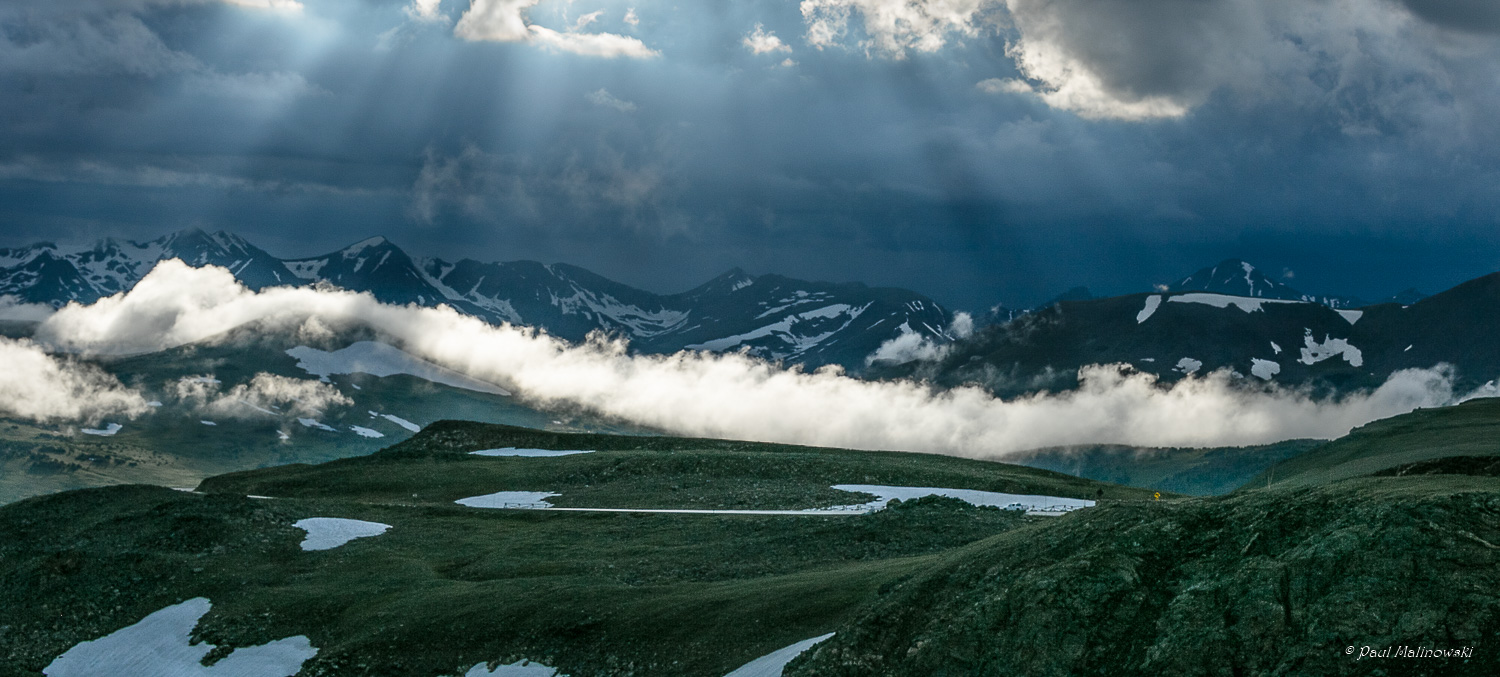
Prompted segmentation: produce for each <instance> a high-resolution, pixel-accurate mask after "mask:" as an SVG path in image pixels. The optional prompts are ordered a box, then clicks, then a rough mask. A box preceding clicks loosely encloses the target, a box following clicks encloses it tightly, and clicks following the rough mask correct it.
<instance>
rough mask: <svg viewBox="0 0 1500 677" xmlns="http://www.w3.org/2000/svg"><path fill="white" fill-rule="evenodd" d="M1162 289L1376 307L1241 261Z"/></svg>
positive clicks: (1409, 294) (1404, 295) (1413, 298)
mask: <svg viewBox="0 0 1500 677" xmlns="http://www.w3.org/2000/svg"><path fill="white" fill-rule="evenodd" d="M1159 290H1160V291H1167V292H1193V291H1202V292H1212V293H1215V294H1228V295H1230V296H1245V297H1249V298H1263V299H1280V300H1286V301H1307V302H1310V303H1317V304H1321V305H1325V306H1328V307H1329V308H1335V309H1338V308H1345V309H1347V308H1359V307H1363V306H1370V305H1376V304H1375V303H1370V302H1368V301H1364V300H1362V299H1360V298H1358V297H1354V296H1337V295H1317V294H1306V293H1303V292H1300V291H1298V290H1296V289H1294V288H1293V287H1292V286H1291V285H1288V284H1286V283H1285V282H1282V281H1280V280H1277V279H1275V278H1273V277H1271V276H1270V275H1267V274H1266V273H1265V272H1264V271H1262V270H1260V269H1259V268H1256V267H1255V266H1254V265H1252V264H1250V263H1249V262H1247V261H1244V260H1241V259H1225V260H1223V261H1220V262H1219V263H1218V264H1216V265H1213V266H1208V267H1205V268H1201V269H1199V270H1198V271H1196V272H1194V273H1193V274H1192V275H1189V276H1187V277H1185V278H1182V279H1181V280H1179V281H1178V282H1177V283H1175V284H1171V285H1166V288H1165V289H1160V288H1159ZM1425 297H1426V295H1425V294H1423V293H1421V292H1419V291H1417V290H1415V289H1407V290H1405V291H1403V292H1401V293H1399V294H1396V295H1395V296H1392V297H1390V298H1388V299H1385V300H1382V301H1379V302H1378V303H1399V304H1401V305H1408V306H1409V305H1411V304H1413V303H1416V302H1417V301H1420V300H1422V299H1423V298H1425ZM1067 300H1072V299H1067ZM1049 305H1050V304H1049Z"/></svg>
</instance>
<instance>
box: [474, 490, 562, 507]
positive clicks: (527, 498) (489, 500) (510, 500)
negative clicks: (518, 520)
mask: <svg viewBox="0 0 1500 677" xmlns="http://www.w3.org/2000/svg"><path fill="white" fill-rule="evenodd" d="M561 495H562V494H558V493H553V492H550V491H497V492H495V493H493V494H485V495H483V496H470V497H468V498H460V499H458V500H456V501H454V503H457V504H459V505H467V506H469V507H470V508H535V507H544V508H550V507H552V504H551V503H548V502H547V500H546V499H547V498H550V497H552V496H561Z"/></svg>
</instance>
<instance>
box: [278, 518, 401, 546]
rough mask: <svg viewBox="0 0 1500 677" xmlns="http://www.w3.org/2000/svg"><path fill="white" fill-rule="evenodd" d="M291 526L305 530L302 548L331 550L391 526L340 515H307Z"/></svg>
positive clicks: (379, 533)
mask: <svg viewBox="0 0 1500 677" xmlns="http://www.w3.org/2000/svg"><path fill="white" fill-rule="evenodd" d="M292 526H294V527H297V528H298V529H301V530H303V531H306V532H307V537H306V538H304V539H302V549H303V550H332V549H334V548H337V547H339V546H341V545H343V544H345V543H348V542H349V541H352V540H354V539H356V538H370V537H372V536H379V535H381V534H383V533H385V532H386V531H387V530H389V529H390V528H391V525H389V524H381V523H380V522H366V521H364V520H351V519H344V518H342V517H309V518H307V519H305V520H299V521H297V522H296V523H294V524H292Z"/></svg>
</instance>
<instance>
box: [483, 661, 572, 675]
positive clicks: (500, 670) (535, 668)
mask: <svg viewBox="0 0 1500 677" xmlns="http://www.w3.org/2000/svg"><path fill="white" fill-rule="evenodd" d="M555 675H557V668H553V667H549V666H546V665H542V664H541V663H533V662H531V661H527V660H520V661H516V662H514V663H511V664H510V665H498V666H495V669H494V670H491V669H489V668H488V667H487V666H486V665H485V664H484V663H479V664H477V665H475V666H474V667H472V668H469V671H468V672H465V673H464V677H554V676H555Z"/></svg>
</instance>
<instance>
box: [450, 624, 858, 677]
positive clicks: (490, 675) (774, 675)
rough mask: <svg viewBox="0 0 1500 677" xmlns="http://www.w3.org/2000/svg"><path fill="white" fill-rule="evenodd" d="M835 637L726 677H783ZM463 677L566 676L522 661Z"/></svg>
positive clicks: (801, 646) (773, 656)
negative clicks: (798, 660)
mask: <svg viewBox="0 0 1500 677" xmlns="http://www.w3.org/2000/svg"><path fill="white" fill-rule="evenodd" d="M833 634H834V633H831V632H830V633H828V634H826V635H822V636H819V637H814V638H812V639H804V640H802V641H800V642H797V643H796V644H793V645H791V646H788V647H783V648H781V649H777V650H775V651H773V652H771V653H768V654H766V655H764V656H761V657H760V658H757V659H755V660H753V661H750V662H749V663H746V664H744V665H742V666H740V667H739V668H737V669H735V671H734V672H731V673H729V674H727V675H725V676H724V677H781V673H782V671H783V670H785V669H786V665H787V663H790V662H792V659H793V658H796V657H798V656H801V655H802V653H803V652H804V651H807V650H808V649H811V648H812V647H813V646H814V645H816V644H817V643H818V642H821V641H823V640H825V639H828V638H829V637H832V636H833ZM463 677H566V676H559V675H558V674H557V668H553V667H548V666H546V665H542V664H541V663H532V662H530V661H524V660H522V661H516V662H515V663H511V664H510V665H501V666H498V667H496V668H495V669H494V670H490V669H488V668H487V667H486V666H485V664H484V663H480V664H478V665H475V666H474V667H472V668H469V671H468V672H466V673H464V676H463Z"/></svg>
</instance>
